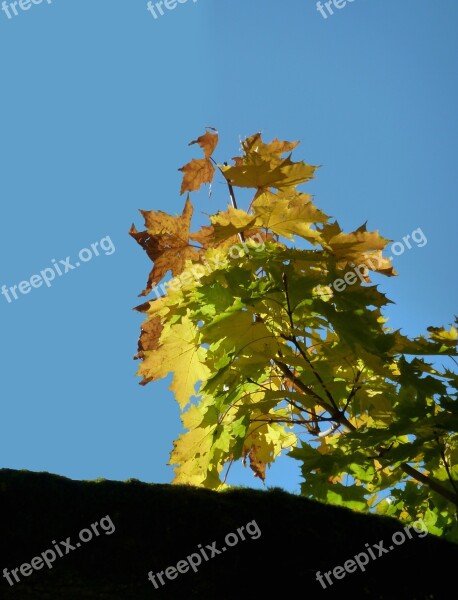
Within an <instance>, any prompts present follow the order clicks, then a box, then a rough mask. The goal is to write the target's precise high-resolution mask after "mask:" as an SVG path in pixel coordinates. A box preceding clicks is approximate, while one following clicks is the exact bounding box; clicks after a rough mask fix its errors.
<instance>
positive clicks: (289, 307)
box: [282, 273, 339, 411]
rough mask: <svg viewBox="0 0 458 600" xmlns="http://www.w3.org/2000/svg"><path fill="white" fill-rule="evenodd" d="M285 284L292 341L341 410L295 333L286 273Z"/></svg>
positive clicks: (329, 396)
mask: <svg viewBox="0 0 458 600" xmlns="http://www.w3.org/2000/svg"><path fill="white" fill-rule="evenodd" d="M282 279H283V285H284V287H285V296H286V305H287V307H288V308H287V312H288V318H289V322H290V325H291V335H290V341H291V342H292V343H293V344H294V345H295V346H296V348H297V350H298V351H299V352H300V354H301V356H302V358H303V359H304V360H305V361H306V363H307V364H308V365H309V367H310V368H311V369H312V371H313V374H314V375H315V377H316V379H317V381H318V382H319V384H320V385H321V387H322V388H323V391H324V393H325V394H326V396H327V398H328V400H329V402H330V403H331V404H332V406H333V407H334V409H335V410H337V411H338V410H339V407H338V406H337V404H336V402H335V400H334V398H333V397H332V395H331V393H330V391H329V390H328V388H327V386H326V384H325V383H324V381H323V379H322V378H321V375H320V374H319V373H318V371H317V370H316V369H315V367H314V365H313V364H312V362H311V360H310V359H309V357H308V356H307V354H306V352H304V350H303V349H302V347H301V345H300V344H299V342H298V341H297V338H296V335H295V334H294V322H293V311H292V308H291V302H290V299H289V292H288V278H287V276H286V273H283V277H282Z"/></svg>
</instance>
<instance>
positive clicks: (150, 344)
mask: <svg viewBox="0 0 458 600" xmlns="http://www.w3.org/2000/svg"><path fill="white" fill-rule="evenodd" d="M162 329H163V325H162V321H161V317H159V316H155V317H152V318H151V319H147V320H146V321H144V322H143V323H142V326H141V333H140V337H139V338H138V353H137V354H136V356H135V357H134V358H135V359H136V360H137V359H140V360H143V358H144V357H145V355H144V352H145V351H146V350H157V348H159V339H160V337H161V333H162Z"/></svg>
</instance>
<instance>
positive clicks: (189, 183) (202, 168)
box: [178, 158, 215, 195]
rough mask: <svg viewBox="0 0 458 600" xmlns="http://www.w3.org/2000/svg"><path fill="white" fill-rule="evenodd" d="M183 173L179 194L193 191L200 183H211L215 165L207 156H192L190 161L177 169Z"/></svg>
mask: <svg viewBox="0 0 458 600" xmlns="http://www.w3.org/2000/svg"><path fill="white" fill-rule="evenodd" d="M178 170H179V171H181V172H182V173H184V175H183V181H182V184H181V190H180V195H181V194H184V193H185V192H195V191H197V190H198V189H199V188H200V186H201V185H204V184H205V183H211V182H212V181H213V175H214V174H215V167H214V166H213V165H212V163H211V162H210V159H208V158H200V159H198V160H197V159H195V158H193V159H192V161H191V162H189V163H187V164H186V165H184V167H181V169H178Z"/></svg>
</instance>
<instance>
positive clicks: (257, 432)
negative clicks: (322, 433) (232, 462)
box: [242, 410, 297, 481]
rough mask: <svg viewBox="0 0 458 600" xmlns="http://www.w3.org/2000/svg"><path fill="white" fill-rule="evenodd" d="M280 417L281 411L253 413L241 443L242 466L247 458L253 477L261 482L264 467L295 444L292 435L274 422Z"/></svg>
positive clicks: (264, 470)
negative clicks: (283, 450)
mask: <svg viewBox="0 0 458 600" xmlns="http://www.w3.org/2000/svg"><path fill="white" fill-rule="evenodd" d="M282 416H284V412H283V411H282V410H280V411H276V412H271V413H267V414H262V413H261V412H258V411H254V412H253V416H252V418H251V423H250V429H249V431H248V434H247V436H246V437H245V440H244V442H243V450H242V458H243V464H244V465H245V464H246V459H247V457H248V459H249V461H250V468H251V470H252V471H253V472H254V475H255V477H259V479H261V480H262V481H264V480H265V478H266V467H267V466H268V465H269V466H270V464H271V463H272V462H274V460H275V458H277V456H279V455H280V453H281V450H282V449H284V448H289V447H291V446H294V445H295V444H296V443H297V438H296V435H295V434H294V433H292V432H291V431H286V430H285V428H284V425H282V424H278V423H275V422H274V421H275V419H276V418H280V417H282Z"/></svg>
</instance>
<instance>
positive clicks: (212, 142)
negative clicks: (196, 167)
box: [189, 131, 218, 158]
mask: <svg viewBox="0 0 458 600" xmlns="http://www.w3.org/2000/svg"><path fill="white" fill-rule="evenodd" d="M193 144H199V146H200V147H201V148H202V150H203V151H204V154H205V158H210V156H211V155H212V154H213V152H214V150H215V148H216V146H217V145H218V134H217V133H210V132H209V131H207V132H206V133H205V134H204V135H201V136H200V137H198V138H197V140H193V141H192V142H189V145H190V146H192V145H193Z"/></svg>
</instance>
